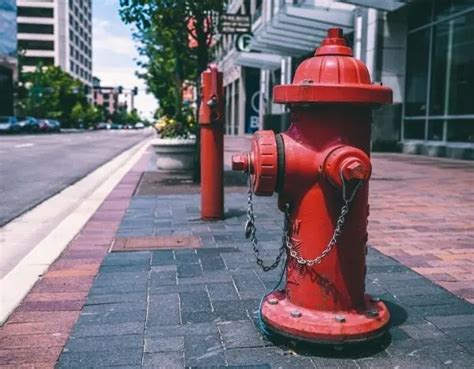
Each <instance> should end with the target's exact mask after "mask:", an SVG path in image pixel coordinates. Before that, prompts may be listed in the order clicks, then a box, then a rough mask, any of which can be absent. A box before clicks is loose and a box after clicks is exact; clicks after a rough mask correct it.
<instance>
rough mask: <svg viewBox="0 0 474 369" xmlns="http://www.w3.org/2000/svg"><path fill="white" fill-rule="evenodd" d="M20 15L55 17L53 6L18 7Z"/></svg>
mask: <svg viewBox="0 0 474 369" xmlns="http://www.w3.org/2000/svg"><path fill="white" fill-rule="evenodd" d="M18 16H19V17H34V18H53V17H54V9H53V8H30V7H22V6H19V7H18Z"/></svg>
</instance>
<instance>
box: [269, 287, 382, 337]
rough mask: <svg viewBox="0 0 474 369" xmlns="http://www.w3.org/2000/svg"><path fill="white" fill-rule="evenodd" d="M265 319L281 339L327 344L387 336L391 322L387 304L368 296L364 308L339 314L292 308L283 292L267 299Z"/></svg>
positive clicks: (276, 292)
mask: <svg viewBox="0 0 474 369" xmlns="http://www.w3.org/2000/svg"><path fill="white" fill-rule="evenodd" d="M275 301H277V303H275ZM261 315H262V319H263V322H264V323H265V325H266V326H267V327H268V328H269V329H270V330H272V331H274V332H275V333H277V334H279V335H281V336H285V337H288V338H296V339H299V340H302V341H307V342H312V343H326V344H341V343H355V342H363V341H367V340H370V339H375V338H378V337H380V336H381V335H383V334H384V333H385V329H384V328H385V326H386V325H387V324H388V322H389V320H390V314H389V312H388V310H387V307H386V306H385V304H384V303H383V302H381V301H373V300H372V299H371V297H370V296H368V295H366V296H365V305H364V306H363V307H362V308H360V309H352V310H348V311H339V312H338V311H324V310H315V309H312V308H311V309H306V308H302V307H301V306H298V305H294V304H292V303H291V301H289V300H288V299H287V298H286V295H285V293H284V292H280V291H275V292H272V293H271V294H270V295H268V296H267V297H266V298H265V299H264V301H263V303H262V307H261Z"/></svg>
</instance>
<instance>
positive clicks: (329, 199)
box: [232, 28, 392, 344]
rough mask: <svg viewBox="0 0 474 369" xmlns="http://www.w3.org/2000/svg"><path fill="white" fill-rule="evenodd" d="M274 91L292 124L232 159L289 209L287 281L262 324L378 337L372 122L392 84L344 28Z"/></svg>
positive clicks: (347, 337) (299, 335)
mask: <svg viewBox="0 0 474 369" xmlns="http://www.w3.org/2000/svg"><path fill="white" fill-rule="evenodd" d="M273 96H274V101H275V102H276V103H281V104H288V105H289V107H290V109H291V125H290V127H289V129H288V130H287V131H286V132H284V133H281V134H277V135H275V134H274V132H272V131H257V132H256V133H255V135H254V139H253V144H252V148H251V152H250V153H246V154H241V155H236V156H234V157H233V158H232V166H233V169H234V170H243V171H245V172H247V173H249V175H250V176H251V189H252V191H253V192H254V193H255V194H256V195H260V196H271V195H272V194H273V193H274V192H277V193H278V206H279V209H280V210H281V211H283V212H284V214H285V220H286V222H285V224H286V226H285V230H284V237H283V242H282V248H281V249H280V252H281V254H284V253H286V256H287V259H288V262H287V264H286V285H285V286H284V288H282V289H279V290H275V291H274V292H272V293H270V294H269V295H267V296H265V297H264V299H263V301H262V305H261V311H260V317H261V321H262V323H263V324H264V326H265V327H266V328H267V329H269V330H270V331H273V332H275V333H278V334H280V335H283V336H286V337H290V338H292V339H295V338H296V339H300V340H303V341H309V342H319V343H336V344H337V343H344V342H358V341H364V340H368V339H371V338H374V337H378V336H380V335H382V334H383V332H384V328H386V327H387V324H388V322H389V319H390V315H389V312H388V310H387V307H386V306H385V304H384V303H383V302H382V301H380V300H379V299H376V298H372V297H371V296H369V295H367V294H365V275H366V263H365V255H366V253H367V246H366V242H367V237H368V235H367V217H368V215H369V205H368V194H369V186H368V180H369V178H370V175H371V162H370V129H371V123H372V109H373V108H374V107H376V106H379V105H381V104H390V103H391V102H392V91H391V89H389V88H387V87H384V86H381V85H379V84H374V83H372V82H371V80H370V76H369V72H368V70H367V67H366V66H365V65H364V64H363V63H362V62H361V61H360V60H357V59H355V58H353V57H352V50H351V48H350V47H348V46H347V44H346V40H345V39H344V36H343V34H342V30H341V29H338V28H333V29H330V30H329V31H328V35H327V37H326V39H325V40H323V41H322V44H321V46H320V47H319V48H318V49H317V50H316V53H315V55H314V57H312V58H309V59H307V60H305V61H304V62H303V63H301V64H300V65H299V67H298V69H297V70H296V72H295V76H294V79H293V83H292V84H289V85H281V86H275V88H274V90H273ZM249 197H250V201H251V194H250V195H249ZM248 214H249V215H248V221H247V224H246V235H247V236H248V237H249V238H250V239H251V241H252V244H254V246H255V244H256V238H254V236H252V234H253V235H255V230H256V228H255V222H254V216H253V207H252V206H251V205H250V206H249V211H248ZM257 223H258V222H257ZM257 225H258V224H257ZM254 248H255V247H254ZM257 256H258V252H257ZM277 261H278V259H277ZM260 264H261V262H260ZM272 267H273V265H272V266H270V267H267V269H270V268H272Z"/></svg>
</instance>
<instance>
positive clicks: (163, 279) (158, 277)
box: [150, 271, 177, 289]
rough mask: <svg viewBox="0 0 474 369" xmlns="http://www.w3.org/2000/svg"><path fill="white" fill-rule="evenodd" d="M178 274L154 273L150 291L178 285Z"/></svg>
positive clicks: (151, 278)
mask: <svg viewBox="0 0 474 369" xmlns="http://www.w3.org/2000/svg"><path fill="white" fill-rule="evenodd" d="M176 283H177V280H176V272H172V271H171V272H152V273H151V277H150V289H153V288H155V287H159V286H173V285H176Z"/></svg>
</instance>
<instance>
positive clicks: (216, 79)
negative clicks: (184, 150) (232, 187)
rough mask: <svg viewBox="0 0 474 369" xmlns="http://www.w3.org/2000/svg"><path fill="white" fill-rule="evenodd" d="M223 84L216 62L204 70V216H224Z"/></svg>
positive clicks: (201, 121) (202, 209)
mask: <svg viewBox="0 0 474 369" xmlns="http://www.w3.org/2000/svg"><path fill="white" fill-rule="evenodd" d="M223 122H224V87H223V84H222V72H219V71H218V70H217V67H216V66H215V65H210V66H209V68H208V69H207V70H206V71H204V72H202V74H201V105H200V108H199V124H200V127H201V218H202V219H204V220H219V219H222V218H223V216H224V179H223V177H224V123H223Z"/></svg>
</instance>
